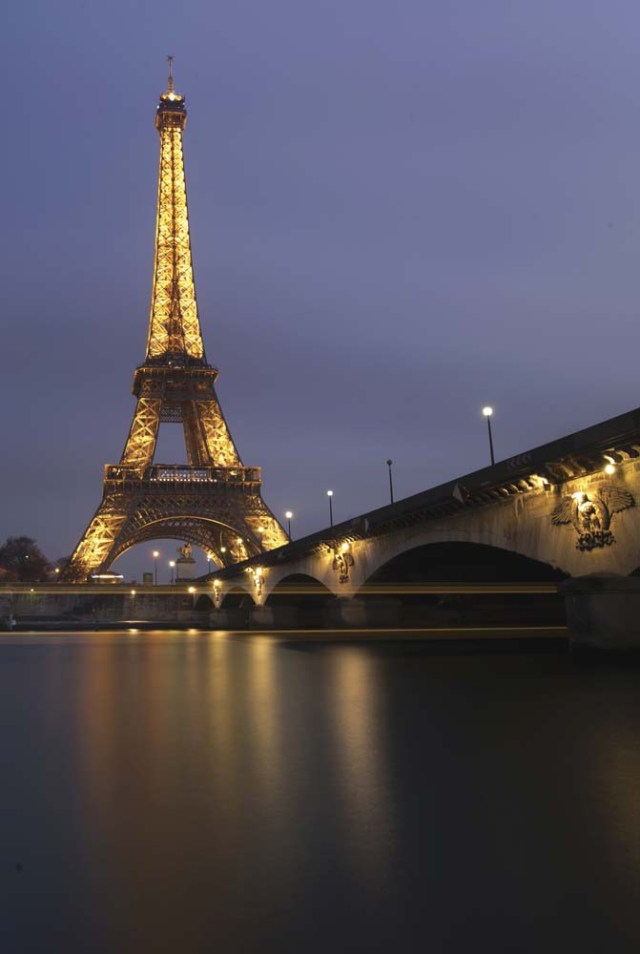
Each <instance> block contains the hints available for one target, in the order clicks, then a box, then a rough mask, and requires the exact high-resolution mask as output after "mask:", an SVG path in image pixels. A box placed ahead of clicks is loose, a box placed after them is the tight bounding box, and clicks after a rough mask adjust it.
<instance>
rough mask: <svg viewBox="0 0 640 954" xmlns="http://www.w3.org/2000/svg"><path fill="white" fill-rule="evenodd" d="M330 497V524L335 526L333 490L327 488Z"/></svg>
mask: <svg viewBox="0 0 640 954" xmlns="http://www.w3.org/2000/svg"><path fill="white" fill-rule="evenodd" d="M327 497H328V498H329V526H331V527H332V526H333V490H327Z"/></svg>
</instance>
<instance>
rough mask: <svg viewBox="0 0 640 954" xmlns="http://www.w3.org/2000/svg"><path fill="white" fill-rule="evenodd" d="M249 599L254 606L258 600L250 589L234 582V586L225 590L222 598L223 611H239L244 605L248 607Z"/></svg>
mask: <svg viewBox="0 0 640 954" xmlns="http://www.w3.org/2000/svg"><path fill="white" fill-rule="evenodd" d="M247 598H248V599H249V600H251V604H252V605H254V604H255V602H256V600H255V597H254V595H253V593H252V592H251V590H250V589H249V588H248V587H245V586H242V585H241V584H239V583H236V582H235V581H234V584H233V586H231V587H230V588H229V589H228V590H225V591H224V592H223V593H222V595H221V597H220V608H221V609H239V608H240V607H241V606H242V605H243V604H244V605H246V600H247Z"/></svg>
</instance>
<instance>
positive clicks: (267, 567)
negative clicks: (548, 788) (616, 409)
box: [201, 409, 640, 632]
mask: <svg viewBox="0 0 640 954" xmlns="http://www.w3.org/2000/svg"><path fill="white" fill-rule="evenodd" d="M639 568H640V409H637V410H634V411H630V412H628V413H627V414H623V415H620V416H619V417H616V418H613V419H611V420H609V421H605V422H603V423H601V424H598V425H595V426H593V427H589V428H586V429H585V430H582V431H578V432H577V433H575V434H571V435H569V436H567V437H565V438H562V439H560V440H557V441H553V442H552V443H549V444H545V445H543V446H541V447H537V448H534V449H532V450H529V451H527V452H525V453H523V454H519V455H518V456H516V457H513V458H510V459H509V460H505V461H502V462H499V463H497V464H496V465H494V466H491V467H487V468H484V469H483V470H479V471H476V472H474V473H471V474H467V475H465V476H462V477H459V478H457V479H455V480H452V481H449V482H448V483H445V484H442V485H440V486H438V487H434V488H432V489H429V490H425V491H423V492H422V493H419V494H415V495H414V496H411V497H408V498H406V499H404V500H401V501H399V502H397V503H395V504H392V505H390V506H386V507H382V508H380V509H378V510H374V511H371V512H370V513H365V514H361V515H359V516H357V517H354V518H353V519H350V520H347V521H344V522H343V523H339V524H336V525H334V526H333V527H329V528H327V529H325V530H323V531H321V532H319V533H315V534H312V535H310V536H308V537H305V538H303V539H300V540H297V541H295V542H293V543H291V544H289V545H287V546H285V547H280V548H279V549H276V550H271V551H269V552H265V553H263V554H261V555H259V556H256V557H254V558H252V559H250V560H247V561H245V562H243V563H239V564H235V565H234V566H231V567H227V568H225V569H222V570H218V571H216V572H215V573H213V574H211V575H210V576H209V577H208V578H207V581H206V582H207V584H208V587H209V588H208V590H207V592H208V593H209V594H210V596H211V600H212V603H213V604H214V605H215V607H216V608H218V609H222V610H224V609H225V606H227V605H230V602H231V601H230V597H231V596H232V595H233V597H234V598H235V600H236V603H237V598H238V595H240V594H242V595H244V597H245V601H246V599H247V598H249V599H250V600H251V602H252V603H253V604H254V605H255V606H256V607H267V606H268V605H269V603H270V602H273V597H274V596H275V595H278V594H282V593H284V592H285V591H286V590H287V589H288V590H289V591H292V590H295V588H296V587H297V588H298V589H299V591H300V592H301V593H302V592H304V591H305V587H304V584H305V582H306V584H307V592H314V591H316V592H319V591H322V592H326V593H327V594H332V595H333V597H338V598H341V599H340V602H341V603H342V604H343V605H345V606H346V603H347V602H348V601H353V600H354V597H356V598H358V597H362V596H363V595H366V594H368V595H371V594H372V593H374V592H376V588H377V591H378V592H381V587H382V588H384V585H385V584H387V588H388V585H389V584H390V583H391V582H392V581H393V582H395V583H396V584H402V583H407V582H410V581H412V582H413V583H414V584H418V583H423V584H429V583H430V582H433V581H434V580H440V581H442V580H443V579H446V580H448V581H449V582H451V583H455V582H461V581H465V580H466V581H467V582H468V581H475V580H486V581H490V582H492V583H493V584H496V583H500V582H501V581H502V582H511V583H513V582H514V581H520V582H527V581H529V582H530V581H538V582H540V581H545V580H546V581H548V582H551V581H554V580H561V579H562V578H566V577H570V578H583V577H588V578H589V580H590V582H589V583H587V584H585V581H584V580H583V581H579V580H575V581H570V582H569V583H565V584H564V588H565V591H566V592H565V597H566V599H567V608H568V610H569V617H570V618H569V623H570V625H572V626H573V628H574V629H575V630H576V631H577V629H580V627H581V626H582V629H584V628H585V626H587V628H588V626H591V625H592V623H593V620H591V622H590V623H588V621H585V619H582V622H581V621H580V619H578V617H580V615H581V614H582V617H584V613H585V607H587V604H589V606H590V607H591V610H592V609H593V605H592V604H593V599H594V587H595V589H596V590H597V594H599V595H597V598H596V602H598V605H599V610H598V612H601V611H602V610H603V609H604V610H605V611H606V612H607V613H610V612H611V611H612V609H613V604H612V603H611V599H614V602H615V613H616V614H617V615H618V616H620V614H621V613H622V615H623V616H624V622H622V617H620V620H621V623H620V625H622V626H623V627H625V632H628V631H629V626H630V625H631V623H630V621H629V619H628V615H629V614H628V603H629V600H630V599H631V598H632V594H635V593H636V592H637V584H640V580H637V579H636V578H635V577H634V576H633V575H634V574H636V571H638V569H639ZM443 574H444V575H443ZM628 577H632V579H625V578H628ZM606 579H610V580H611V584H610V585H605V583H603V580H606ZM203 582H204V581H203ZM314 587H315V590H314ZM603 587H604V588H605V589H606V599H605V596H603ZM309 588H310V589H309ZM612 588H613V589H612ZM613 590H615V593H613ZM201 592H202V591H201ZM342 598H344V599H342ZM639 598H640V597H639ZM603 599H605V603H603V602H602V601H603ZM607 600H608V601H609V602H606V601H607ZM356 602H357V600H356ZM632 603H633V605H634V607H635V602H634V601H633V600H632ZM578 604H579V605H578ZM605 604H606V606H605ZM639 609H640V607H639ZM591 610H589V612H591ZM348 612H349V611H348V610H347V614H348ZM576 614H577V615H576ZM352 615H353V614H352ZM591 615H593V613H592V614H591ZM636 615H640V614H636V613H635V611H634V613H633V617H634V619H635V616H636ZM638 625H639V624H635V626H636V628H638Z"/></svg>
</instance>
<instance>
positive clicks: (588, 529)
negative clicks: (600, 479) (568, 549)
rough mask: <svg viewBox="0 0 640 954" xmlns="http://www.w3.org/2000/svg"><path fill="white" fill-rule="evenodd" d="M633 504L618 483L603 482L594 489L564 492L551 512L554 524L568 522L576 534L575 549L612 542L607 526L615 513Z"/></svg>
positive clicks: (613, 540) (627, 492)
mask: <svg viewBox="0 0 640 954" xmlns="http://www.w3.org/2000/svg"><path fill="white" fill-rule="evenodd" d="M633 506H635V501H634V499H633V496H632V495H631V494H630V493H629V491H628V490H623V489H622V488H621V487H613V486H611V485H604V486H602V487H599V488H598V489H597V490H594V491H589V492H588V493H585V492H582V491H580V492H578V493H575V494H571V495H567V496H565V497H563V498H562V500H561V502H560V503H559V504H558V506H557V507H556V508H555V510H554V511H553V513H552V514H551V523H553V524H555V525H556V526H557V525H559V524H562V523H571V524H573V527H574V529H575V531H576V532H577V534H578V542H577V543H576V548H577V549H578V550H595V549H596V548H597V547H608V546H611V544H612V543H615V537H614V535H613V533H612V532H611V530H610V529H609V526H610V524H611V518H612V516H613V514H614V513H620V511H622V510H627V509H628V508H629V507H633Z"/></svg>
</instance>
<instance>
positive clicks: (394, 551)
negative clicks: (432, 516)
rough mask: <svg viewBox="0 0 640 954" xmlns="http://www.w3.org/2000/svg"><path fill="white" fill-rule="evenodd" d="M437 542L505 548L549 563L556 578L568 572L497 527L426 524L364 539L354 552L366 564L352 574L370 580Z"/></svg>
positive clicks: (361, 580)
mask: <svg viewBox="0 0 640 954" xmlns="http://www.w3.org/2000/svg"><path fill="white" fill-rule="evenodd" d="M435 545H449V546H452V545H458V546H464V545H466V546H477V547H484V548H486V551H487V553H490V552H491V551H502V552H505V553H508V554H510V555H511V556H513V558H514V560H516V559H517V558H519V557H520V558H523V559H529V560H531V561H532V562H534V563H538V564H540V565H542V566H547V567H548V568H549V571H550V572H551V573H558V574H560V575H559V576H557V577H554V578H557V579H563V578H564V577H565V576H566V574H565V573H564V572H563V571H562V570H559V569H558V567H557V566H555V565H554V564H553V563H552V562H551V561H550V560H544V559H542V560H540V559H538V557H539V554H537V553H534V552H531V551H530V550H528V549H526V548H524V547H522V546H521V545H520V544H519V542H518V541H515V540H514V539H513V537H512V536H511V535H510V534H508V533H505V532H502V531H499V530H496V529H495V528H493V527H483V526H481V525H478V526H471V527H465V528H464V529H463V528H456V527H451V526H449V527H434V526H432V525H427V526H425V527H419V528H416V530H415V531H414V532H412V533H408V534H407V536H406V537H403V538H401V539H398V537H397V536H392V535H389V536H385V537H380V538H373V539H372V540H369V541H365V542H364V546H361V547H357V546H356V547H355V548H354V556H356V557H358V556H360V558H361V559H362V560H363V566H362V568H360V569H359V571H358V572H355V573H354V574H353V577H354V582H356V584H357V586H360V585H362V584H364V583H365V582H366V581H369V580H371V578H372V577H373V576H374V574H375V573H376V572H377V571H378V570H380V569H381V568H382V567H383V566H384V565H385V564H388V563H390V562H391V561H392V560H394V559H395V558H397V557H401V556H402V554H404V553H409V552H411V551H413V550H416V549H418V548H422V547H427V546H435Z"/></svg>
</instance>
